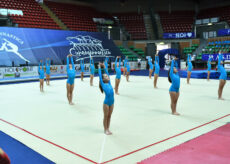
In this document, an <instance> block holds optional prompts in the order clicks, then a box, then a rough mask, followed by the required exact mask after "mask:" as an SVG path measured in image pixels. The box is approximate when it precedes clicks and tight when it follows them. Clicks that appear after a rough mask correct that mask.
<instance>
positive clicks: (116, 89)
mask: <svg viewBox="0 0 230 164" xmlns="http://www.w3.org/2000/svg"><path fill="white" fill-rule="evenodd" d="M114 89H115V94H117V78H116V79H115V88H114Z"/></svg>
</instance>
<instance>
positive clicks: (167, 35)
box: [163, 32, 195, 39]
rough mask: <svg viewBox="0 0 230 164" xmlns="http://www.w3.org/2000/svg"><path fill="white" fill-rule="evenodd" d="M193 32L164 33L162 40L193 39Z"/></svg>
mask: <svg viewBox="0 0 230 164" xmlns="http://www.w3.org/2000/svg"><path fill="white" fill-rule="evenodd" d="M194 37H195V34H194V32H180V33H164V34H163V38H164V39H183V38H194Z"/></svg>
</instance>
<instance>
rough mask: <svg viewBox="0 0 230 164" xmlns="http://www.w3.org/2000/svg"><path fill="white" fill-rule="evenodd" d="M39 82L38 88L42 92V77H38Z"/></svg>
mask: <svg viewBox="0 0 230 164" xmlns="http://www.w3.org/2000/svg"><path fill="white" fill-rule="evenodd" d="M39 81H40V83H39V88H40V92H42V79H39Z"/></svg>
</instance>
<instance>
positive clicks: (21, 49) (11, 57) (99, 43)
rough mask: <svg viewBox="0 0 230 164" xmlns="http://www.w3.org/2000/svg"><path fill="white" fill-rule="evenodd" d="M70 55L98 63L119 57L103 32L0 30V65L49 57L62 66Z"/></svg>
mask: <svg viewBox="0 0 230 164" xmlns="http://www.w3.org/2000/svg"><path fill="white" fill-rule="evenodd" d="M68 54H72V55H73V56H74V59H75V60H80V59H86V60H87V61H86V62H88V60H89V58H90V57H93V58H94V61H95V62H97V61H101V60H102V59H101V58H104V57H105V56H109V57H112V58H114V57H116V56H121V52H120V50H119V48H118V47H117V46H116V45H115V44H114V43H113V41H112V40H109V39H108V37H107V35H106V34H105V33H100V32H84V31H64V30H47V29H33V28H13V27H0V65H2V66H11V65H12V62H14V64H15V65H20V64H25V63H26V62H28V63H29V64H38V62H39V61H40V60H45V59H46V58H50V59H51V60H52V61H53V63H54V64H62V62H63V60H64V61H65V60H66V56H67V55H68Z"/></svg>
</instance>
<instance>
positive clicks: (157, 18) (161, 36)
mask: <svg viewBox="0 0 230 164" xmlns="http://www.w3.org/2000/svg"><path fill="white" fill-rule="evenodd" d="M155 20H156V24H157V28H158V36H159V38H161V39H162V38H163V33H164V31H163V28H162V25H161V19H160V16H159V15H158V14H155Z"/></svg>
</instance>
